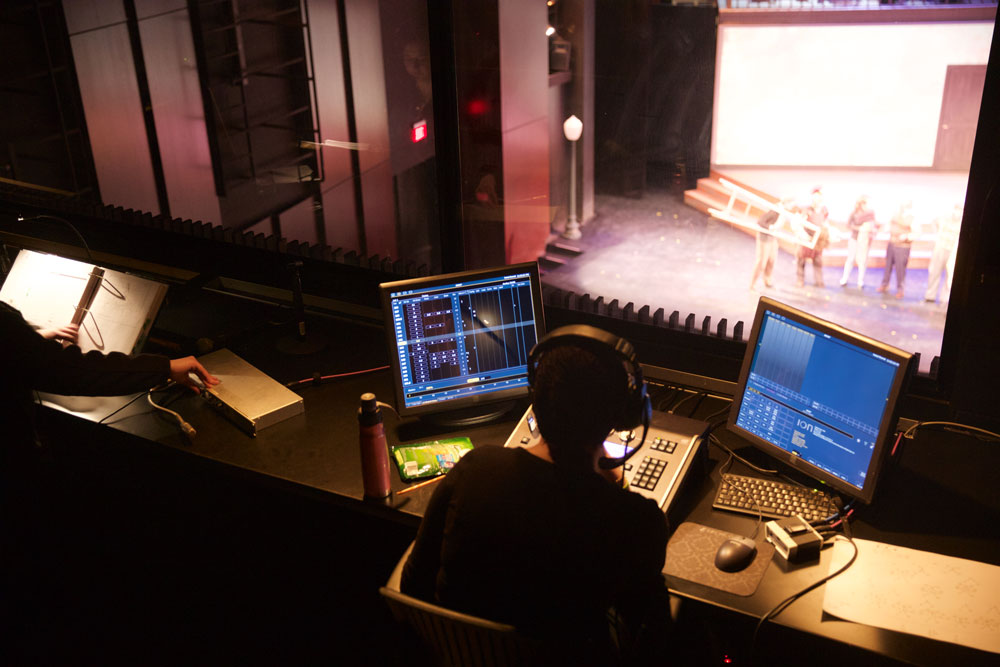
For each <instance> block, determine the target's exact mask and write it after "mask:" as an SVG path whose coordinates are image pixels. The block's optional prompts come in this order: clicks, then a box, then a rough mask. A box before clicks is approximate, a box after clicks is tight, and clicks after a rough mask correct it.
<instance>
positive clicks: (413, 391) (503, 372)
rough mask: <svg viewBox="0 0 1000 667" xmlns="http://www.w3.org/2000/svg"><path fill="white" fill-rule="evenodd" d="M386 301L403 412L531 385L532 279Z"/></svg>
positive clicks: (410, 293) (445, 288)
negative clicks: (392, 332) (528, 372)
mask: <svg viewBox="0 0 1000 667" xmlns="http://www.w3.org/2000/svg"><path fill="white" fill-rule="evenodd" d="M389 303H390V307H391V310H392V321H393V328H394V334H395V342H396V351H397V354H398V361H399V371H400V376H401V381H402V385H403V401H404V405H405V407H407V408H411V407H416V406H421V405H426V404H431V403H436V402H439V401H448V400H454V399H457V398H463V397H467V396H475V395H479V394H486V393H490V392H495V391H503V390H506V389H513V388H518V387H526V386H527V383H528V380H527V368H528V366H527V363H528V352H529V351H530V350H531V348H532V347H533V346H534V344H535V341H536V338H537V333H536V327H535V313H534V306H533V301H532V293H531V275H530V274H529V273H516V274H513V275H506V276H499V277H493V278H483V279H479V280H470V281H467V282H457V283H453V284H450V285H440V286H435V287H422V288H417V289H410V290H401V291H394V292H391V293H390V295H389Z"/></svg>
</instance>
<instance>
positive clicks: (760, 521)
mask: <svg viewBox="0 0 1000 667" xmlns="http://www.w3.org/2000/svg"><path fill="white" fill-rule="evenodd" d="M735 456H736V454H734V453H733V452H729V458H728V459H726V462H725V463H723V464H722V467H721V468H719V478H720V479H721V480H722V483H723V484H727V485H729V486H731V487H733V488H734V489H736V490H737V491H739V492H740V493H742V494H743V495H744V496H745V497H747V498H749V499H750V502H752V503H753V506H754V509H756V510H757V524H756V525H755V526H754V527H753V535H751V536H750V539H751V540H756V539H757V533H759V532H760V527H761V526H762V525H763V524H764V512H763V510H762V509H761V507H760V502H759V501H758V500H757V497H756V496H755V495H753V494H752V493H750V492H749V491H747V490H746V489H744V488H743V487H742V486H740V485H739V484H736V483H734V482H733V481H731V480H728V479H726V473H727V472H729V468H730V467H731V466H732V465H733V457H735Z"/></svg>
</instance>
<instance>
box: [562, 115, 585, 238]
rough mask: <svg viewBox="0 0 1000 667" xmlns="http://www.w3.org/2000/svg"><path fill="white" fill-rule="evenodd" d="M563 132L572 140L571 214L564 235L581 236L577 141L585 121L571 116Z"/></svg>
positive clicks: (564, 125)
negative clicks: (578, 205)
mask: <svg viewBox="0 0 1000 667" xmlns="http://www.w3.org/2000/svg"><path fill="white" fill-rule="evenodd" d="M563 134H564V135H566V138H567V139H568V140H569V141H570V158H569V216H568V218H567V220H566V230H565V231H564V232H563V234H562V235H563V237H564V238H567V239H578V238H580V236H581V234H580V221H579V220H577V218H576V142H577V141H578V140H579V139H580V135H581V134H583V123H582V122H581V121H580V119H579V118H577V117H576V116H570V117H569V118H567V119H566V122H564V123H563Z"/></svg>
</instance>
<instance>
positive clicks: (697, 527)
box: [663, 521, 774, 597]
mask: <svg viewBox="0 0 1000 667" xmlns="http://www.w3.org/2000/svg"><path fill="white" fill-rule="evenodd" d="M731 537H739V536H738V535H734V534H732V533H727V532H725V531H722V530H717V529H715V528H709V527H708V526H703V525H701V524H700V523H691V522H690V521H686V522H684V523H682V524H681V525H679V526H678V527H677V530H675V531H674V534H673V536H672V537H671V538H670V542H669V543H667V564H666V567H665V568H664V569H663V573H664V574H665V575H667V576H668V577H677V578H678V579H684V580H686V581H692V582H694V583H696V584H701V585H702V586H708V587H710V588H715V589H718V590H720V591H725V592H726V593H732V594H733V595H742V596H744V597H746V596H748V595H753V593H754V591H756V590H757V585H758V584H760V580H761V579H762V578H763V577H764V571H765V570H766V569H767V566H768V564H769V563H770V562H771V557H772V556H773V555H774V547H773V546H772V545H771V544H769V543H767V542H763V541H758V542H757V555H756V556H755V557H754V560H753V562H752V563H750V565H749V566H747V568H746V569H745V570H743V571H741V572H723V571H722V570H720V569H718V568H717V567H715V552H716V551H718V550H719V546H720V545H721V544H722V543H723V542H725V541H726V540H728V539H729V538H731Z"/></svg>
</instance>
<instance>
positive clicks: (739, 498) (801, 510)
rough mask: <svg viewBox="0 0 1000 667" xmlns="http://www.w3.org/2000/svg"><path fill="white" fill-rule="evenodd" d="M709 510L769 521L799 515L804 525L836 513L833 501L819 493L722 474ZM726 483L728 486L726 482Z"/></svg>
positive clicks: (802, 487) (794, 486)
mask: <svg viewBox="0 0 1000 667" xmlns="http://www.w3.org/2000/svg"><path fill="white" fill-rule="evenodd" d="M722 478H723V480H724V481H722V482H720V483H719V490H718V492H717V493H716V495H715V502H713V503H712V507H714V508H716V509H720V510H730V511H733V512H742V513H744V514H752V515H754V516H757V513H758V511H759V512H760V514H761V515H763V516H764V517H766V518H769V519H782V518H784V517H788V516H795V515H796V514H799V515H801V516H802V518H804V519H805V520H806V521H819V520H821V519H825V518H827V517H829V516H830V515H831V514H834V513H835V512H836V511H837V508H836V506H835V505H834V504H833V500H832V499H831V498H830V496H829V495H827V494H825V493H823V492H822V491H817V490H815V489H809V488H806V487H804V486H799V485H797V484H786V483H784V482H775V481H772V480H768V479H760V478H758V477H746V476H743V475H734V474H731V473H725V474H724V475H723V476H722ZM727 481H728V482H729V483H728V484H727V483H726V482H727Z"/></svg>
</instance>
